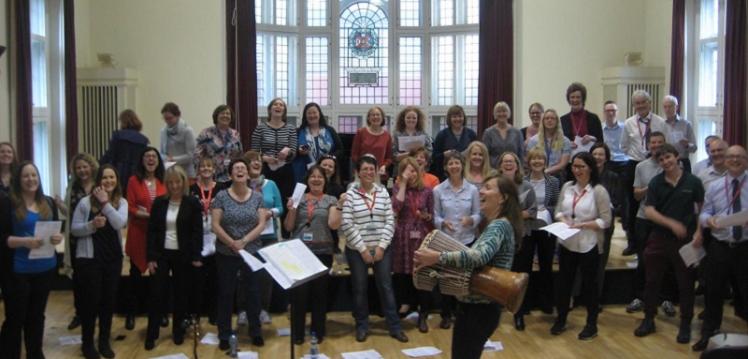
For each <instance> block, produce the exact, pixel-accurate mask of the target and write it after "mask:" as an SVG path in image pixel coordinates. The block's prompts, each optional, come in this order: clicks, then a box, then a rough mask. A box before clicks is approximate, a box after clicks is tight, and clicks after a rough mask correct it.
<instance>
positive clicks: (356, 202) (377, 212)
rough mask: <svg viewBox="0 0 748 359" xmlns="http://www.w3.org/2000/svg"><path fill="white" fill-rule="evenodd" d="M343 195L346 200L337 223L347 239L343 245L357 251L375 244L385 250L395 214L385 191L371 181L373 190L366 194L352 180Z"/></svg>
mask: <svg viewBox="0 0 748 359" xmlns="http://www.w3.org/2000/svg"><path fill="white" fill-rule="evenodd" d="M346 194H347V195H348V200H346V201H345V204H344V205H343V223H342V225H341V226H340V229H341V230H342V231H343V233H344V234H345V237H346V239H347V240H346V246H347V247H348V248H350V249H352V250H355V251H359V252H362V251H364V250H366V249H367V248H369V247H374V246H379V247H381V248H382V249H386V248H387V247H388V246H389V245H390V243H391V242H392V236H393V235H394V231H395V215H394V212H393V211H392V202H391V201H390V195H389V194H388V193H387V190H386V189H385V188H384V187H382V186H381V185H378V184H374V188H373V189H372V191H371V192H370V193H366V192H365V191H364V189H363V188H362V187H361V184H359V183H355V184H353V185H352V186H351V188H350V189H348V192H346ZM372 202H373V204H372Z"/></svg>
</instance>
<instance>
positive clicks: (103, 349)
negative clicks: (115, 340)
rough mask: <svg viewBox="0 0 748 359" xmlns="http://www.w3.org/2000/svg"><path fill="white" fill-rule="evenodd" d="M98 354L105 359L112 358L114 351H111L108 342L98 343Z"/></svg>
mask: <svg viewBox="0 0 748 359" xmlns="http://www.w3.org/2000/svg"><path fill="white" fill-rule="evenodd" d="M99 353H100V354H101V356H103V357H104V358H107V359H112V358H114V351H113V350H112V347H111V346H110V345H109V341H108V340H107V341H99Z"/></svg>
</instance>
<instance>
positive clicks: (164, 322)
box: [161, 317, 169, 328]
mask: <svg viewBox="0 0 748 359" xmlns="http://www.w3.org/2000/svg"><path fill="white" fill-rule="evenodd" d="M168 326H169V317H163V318H161V328H166V327H168Z"/></svg>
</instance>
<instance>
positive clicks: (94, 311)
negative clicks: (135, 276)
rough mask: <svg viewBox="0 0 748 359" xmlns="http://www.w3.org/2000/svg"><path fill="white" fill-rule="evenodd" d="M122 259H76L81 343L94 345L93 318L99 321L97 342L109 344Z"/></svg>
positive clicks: (76, 285) (76, 289) (94, 322)
mask: <svg viewBox="0 0 748 359" xmlns="http://www.w3.org/2000/svg"><path fill="white" fill-rule="evenodd" d="M121 273H122V260H121V259H120V260H116V261H111V262H105V261H102V260H98V259H89V258H78V259H76V260H75V279H76V280H75V288H74V290H75V291H77V292H78V293H80V297H79V300H80V302H79V304H80V312H79V315H80V320H81V340H82V341H83V346H87V345H93V338H94V330H95V327H96V318H97V317H98V318H99V342H108V341H109V338H110V337H111V332H112V315H113V313H114V305H115V303H116V300H117V286H118V285H119V277H120V274H121Z"/></svg>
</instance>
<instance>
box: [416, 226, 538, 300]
mask: <svg viewBox="0 0 748 359" xmlns="http://www.w3.org/2000/svg"><path fill="white" fill-rule="evenodd" d="M420 248H429V249H432V250H435V251H438V252H452V251H462V250H466V249H468V247H466V246H465V245H464V244H462V243H460V242H458V241H457V240H455V239H454V238H452V237H450V236H449V235H448V234H446V233H444V232H442V231H439V230H433V231H431V233H429V234H428V235H427V236H426V238H424V239H423V243H421V247H420ZM528 279H529V276H528V275H527V273H516V272H512V271H508V270H506V269H501V268H496V267H491V266H485V267H483V268H481V269H480V270H475V272H471V271H469V270H466V269H461V268H454V267H450V266H445V265H441V264H435V265H433V266H430V267H424V268H421V269H419V270H417V271H415V272H414V273H413V285H414V286H415V287H416V288H418V289H420V290H425V291H431V290H433V289H434V287H435V286H436V285H437V284H439V291H440V292H441V293H442V294H446V295H453V296H458V297H460V296H467V295H470V294H480V295H484V296H486V297H488V298H491V299H493V300H495V301H496V302H498V303H499V304H501V305H503V306H504V307H505V308H506V309H507V310H509V311H510V312H512V313H515V312H517V311H518V310H519V308H520V306H522V300H523V299H524V297H525V291H526V290H527V282H528Z"/></svg>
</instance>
